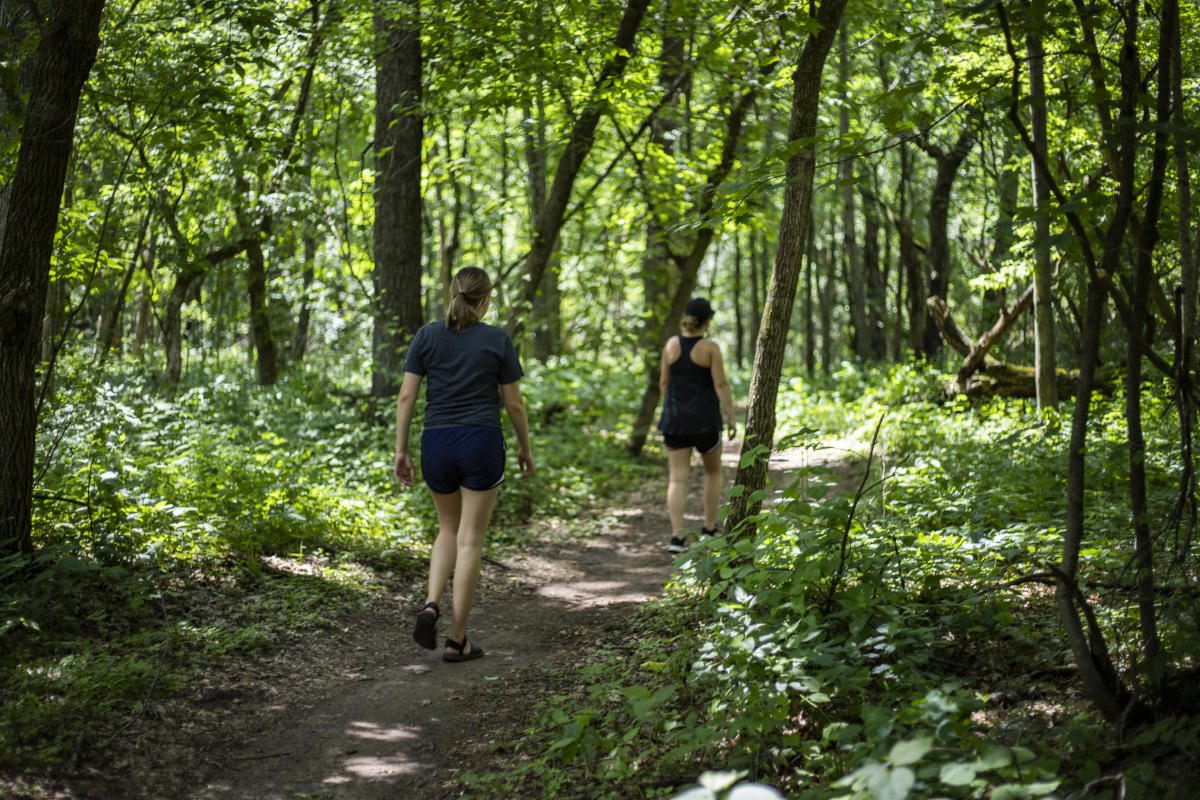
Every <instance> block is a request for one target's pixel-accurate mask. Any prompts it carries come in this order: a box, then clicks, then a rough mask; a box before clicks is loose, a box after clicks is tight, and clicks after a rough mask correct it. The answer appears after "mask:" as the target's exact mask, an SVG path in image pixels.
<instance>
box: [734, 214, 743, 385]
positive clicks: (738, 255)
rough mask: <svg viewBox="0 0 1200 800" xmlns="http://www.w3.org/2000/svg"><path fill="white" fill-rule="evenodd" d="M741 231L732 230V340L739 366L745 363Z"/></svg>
mask: <svg viewBox="0 0 1200 800" xmlns="http://www.w3.org/2000/svg"><path fill="white" fill-rule="evenodd" d="M742 303H743V297H742V232H741V231H740V230H738V229H736V228H735V229H734V231H733V341H734V359H735V361H736V363H737V365H738V367H739V368H741V367H742V366H743V365H745V363H746V346H745V344H746V326H745V324H744V323H743V322H742Z"/></svg>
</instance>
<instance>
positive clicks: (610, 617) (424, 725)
mask: <svg viewBox="0 0 1200 800" xmlns="http://www.w3.org/2000/svg"><path fill="white" fill-rule="evenodd" d="M739 445H740V442H734V443H732V446H730V445H729V444H727V446H726V449H725V455H724V462H725V471H726V485H727V486H728V485H729V483H730V482H731V480H732V478H733V473H734V471H735V470H736V468H737V460H738V455H739ZM772 461H773V462H774V463H773V466H774V467H783V468H785V469H786V468H787V467H790V466H796V464H793V463H790V462H789V459H788V458H787V454H782V456H780V457H777V458H775V459H772ZM701 480H702V477H701V470H700V469H699V466H698V464H696V465H694V466H693V469H692V475H691V483H692V487H691V491H690V492H689V498H688V506H687V511H686V524H687V525H688V526H689V527H692V528H698V527H699V525H700V522H701V517H700V512H701V507H700V484H701ZM665 484H666V475H665V470H664V474H663V475H662V476H661V478H660V479H659V480H657V481H655V482H653V483H652V484H648V485H646V486H645V487H644V488H643V489H642V490H640V491H638V492H636V493H634V494H633V495H631V496H627V497H626V498H624V502H625V503H626V507H624V508H621V507H615V508H606V509H601V510H599V511H597V512H594V513H592V514H588V515H581V518H580V519H577V520H571V521H568V522H566V523H563V527H564V528H567V529H569V530H559V531H551V532H550V535H549V537H548V541H547V542H546V543H545V544H543V545H540V546H537V547H536V549H535V551H533V552H530V553H528V554H525V555H523V556H521V557H518V558H515V559H512V560H509V561H507V562H505V563H503V564H501V563H499V562H495V561H485V563H484V570H483V577H482V580H481V585H480V589H479V593H478V597H477V605H476V608H475V610H474V611H473V612H472V615H471V627H470V635H471V637H472V641H476V642H478V644H479V645H481V646H482V647H483V648H484V649H485V650H486V652H487V655H486V657H484V658H481V659H478V660H476V661H472V662H467V663H463V664H448V663H445V662H443V661H442V660H441V658H440V654H441V651H440V649H439V650H437V651H432V652H430V651H425V650H421V649H420V648H418V647H417V646H416V645H415V644H413V642H412V640H411V639H410V631H411V628H410V625H411V622H412V616H411V614H412V612H413V610H415V609H414V606H413V603H412V598H410V597H396V598H395V603H394V606H395V610H394V611H393V612H390V613H388V614H387V615H385V616H384V617H383V618H379V619H374V620H367V621H362V620H360V621H359V624H358V625H356V626H351V627H348V628H346V629H344V630H343V631H342V632H340V634H335V638H336V641H334V642H333V645H334V652H333V653H332V654H331V657H330V658H328V659H324V660H322V659H314V660H313V667H314V668H315V669H316V670H317V671H319V673H320V674H318V675H316V676H315V677H313V678H312V679H311V680H310V681H309V683H308V684H307V685H306V686H303V687H299V688H297V687H295V686H292V687H287V686H283V687H280V689H281V692H280V694H281V695H284V694H286V695H290V696H268V697H261V696H260V697H254V698H250V702H247V703H245V704H244V705H239V706H238V709H237V711H236V712H235V713H234V715H233V716H231V717H230V723H229V726H228V728H227V729H226V730H225V731H224V732H223V734H222V735H218V736H216V737H214V738H213V739H212V741H211V742H210V744H209V745H208V746H207V747H205V748H204V750H205V752H204V755H203V757H202V759H201V760H202V762H203V764H202V765H201V764H194V766H196V767H198V768H199V771H200V772H201V773H203V774H204V775H205V777H204V779H203V780H199V781H195V779H194V778H193V780H192V781H190V783H191V786H192V787H193V788H192V790H191V791H190V792H185V793H183V794H182V795H176V796H185V797H189V798H192V799H193V800H298V799H299V798H312V799H313V800H375V799H376V798H387V799H388V800H405V799H406V798H423V799H432V800H438V799H440V798H451V797H458V796H460V794H461V792H462V786H461V785H460V784H459V783H458V780H457V773H458V771H459V770H472V769H475V770H480V769H484V770H486V769H488V768H489V766H490V765H492V764H494V763H496V759H497V756H496V754H495V751H496V750H497V749H498V748H499V749H503V748H504V746H505V744H507V743H509V742H511V740H512V739H513V738H515V737H516V735H518V734H519V733H520V731H521V730H522V729H523V728H525V727H527V726H528V724H530V723H531V722H532V719H531V711H532V709H533V707H534V706H535V705H536V703H537V702H538V701H539V700H540V699H541V697H542V696H543V694H544V690H545V689H546V687H547V672H546V669H545V667H544V665H545V664H546V663H548V662H554V663H556V664H558V665H560V666H561V665H567V667H568V668H569V666H570V664H571V663H572V662H571V658H570V655H571V653H572V652H573V649H574V648H583V649H590V648H591V646H594V645H595V644H598V643H600V642H602V641H603V640H604V638H605V637H617V636H620V635H622V626H623V624H624V622H625V620H626V619H627V618H628V616H629V615H630V614H632V613H633V612H634V611H635V610H636V608H637V606H638V605H640V604H641V603H643V602H645V601H646V600H647V599H648V598H651V597H653V596H655V595H657V594H658V593H659V592H660V591H661V590H662V588H663V585H664V583H665V581H666V579H667V578H668V576H669V574H670V569H671V564H672V556H671V555H670V554H668V553H667V552H666V548H665V544H666V541H667V538H668V537H669V532H670V526H669V523H668V521H667V517H666V511H665V507H664V501H665ZM580 530H584V531H588V532H587V535H585V536H580V535H579V533H578V532H579V531H580ZM415 594H416V592H414V597H415ZM443 614H444V616H443V620H442V622H441V624H440V625H439V634H440V638H439V642H440V641H441V638H442V637H444V636H445V633H446V630H447V626H448V615H447V614H445V611H444V612H443ZM284 656H285V657H286V656H287V654H286V653H285V654H284ZM293 674H295V671H294V667H293ZM298 692H299V693H300V694H299V696H297V693H298ZM225 700H226V701H227V700H228V698H225ZM219 701H220V698H218V702H219ZM234 702H238V703H240V702H241V701H240V698H235V700H234Z"/></svg>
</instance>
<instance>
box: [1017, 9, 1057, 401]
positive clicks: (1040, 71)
mask: <svg viewBox="0 0 1200 800" xmlns="http://www.w3.org/2000/svg"><path fill="white" fill-rule="evenodd" d="M1029 8H1030V11H1031V12H1032V15H1033V18H1032V19H1031V21H1030V23H1031V24H1030V30H1029V32H1028V33H1027V34H1026V35H1025V47H1026V50H1028V54H1029V133H1030V136H1031V137H1032V140H1033V146H1034V148H1035V149H1036V150H1037V157H1038V158H1041V159H1042V160H1045V159H1046V79H1045V70H1044V64H1045V60H1046V56H1045V52H1044V50H1043V47H1042V28H1043V27H1044V25H1045V21H1046V19H1045V15H1046V9H1045V0H1033V2H1032V3H1030V6H1029ZM1030 173H1031V177H1030V193H1031V195H1032V197H1033V208H1034V211H1035V212H1036V213H1037V216H1035V217H1034V220H1033V226H1034V234H1033V239H1034V241H1033V254H1034V267H1033V331H1034V364H1035V368H1036V384H1037V404H1038V408H1057V407H1058V380H1057V375H1056V371H1057V370H1056V359H1055V340H1054V298H1053V297H1052V294H1051V292H1052V289H1051V285H1052V277H1051V270H1050V220H1049V217H1048V212H1047V209H1046V206H1047V205H1048V202H1047V201H1048V199H1049V198H1048V197H1047V194H1046V187H1045V186H1044V185H1043V183H1042V181H1041V179H1040V178H1039V177H1038V173H1037V167H1036V166H1033V164H1032V159H1031V163H1030Z"/></svg>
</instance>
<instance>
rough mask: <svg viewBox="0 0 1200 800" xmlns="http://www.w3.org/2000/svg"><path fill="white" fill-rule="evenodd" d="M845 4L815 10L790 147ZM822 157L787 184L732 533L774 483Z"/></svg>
mask: <svg viewBox="0 0 1200 800" xmlns="http://www.w3.org/2000/svg"><path fill="white" fill-rule="evenodd" d="M845 5H846V0H822V2H821V3H820V5H819V6H818V7H817V9H816V22H817V23H818V25H819V26H820V29H819V30H818V31H817V32H816V33H813V34H810V35H809V37H808V40H807V41H806V42H805V44H804V49H803V51H801V53H800V57H799V60H798V63H797V65H796V71H795V73H794V75H793V79H792V80H793V83H794V87H795V88H794V91H793V94H792V118H791V124H790V125H789V128H788V140H789V141H790V142H793V143H794V142H798V141H801V140H808V141H811V140H812V138H813V136H814V134H815V133H816V127H817V105H818V101H819V100H820V95H821V73H822V71H823V69H824V66H825V58H826V56H828V54H829V48H830V46H831V45H832V44H833V39H834V36H835V35H836V34H837V28H838V24H839V22H840V21H841V18H842V10H843V8H845ZM815 169H816V152H815V147H814V146H813V145H812V144H806V145H804V146H803V148H801V149H799V150H798V151H797V152H796V153H795V154H794V155H792V156H791V157H790V158H789V159H788V162H787V181H786V184H785V188H784V195H783V214H782V217H781V219H780V224H779V245H778V249H777V251H776V255H775V269H774V271H773V273H772V277H771V285H770V287H769V288H768V290H767V305H766V309H765V310H764V311H763V321H762V326H761V328H760V330H759V336H758V342H757V343H756V346H755V350H754V378H753V380H752V381H751V384H750V397H749V400H748V403H749V409H748V412H747V416H746V429H745V431H746V432H745V441H746V443H747V445H748V447H749V448H751V449H758V448H762V450H761V451H760V452H759V454H758V455H757V456H756V457H754V458H750V459H745V458H743V461H742V466H741V467H740V468H739V469H738V472H737V477H736V478H735V479H734V482H735V484H737V485H739V486H741V487H742V491H741V493H740V494H738V495H736V496H733V497H731V498H730V500H731V503H730V505H731V507H732V508H731V511H732V513H731V515H730V517H729V518H728V525H729V530H731V531H736V530H738V529H739V528H742V529H743V533H742V534H741V535H745V533H746V532H748V531H746V530H745V528H744V526H743V525H742V523H744V522H745V521H746V520H747V518H749V517H750V516H752V515H753V514H756V513H757V511H758V509H759V507H760V506H761V504H762V496H763V491H764V487H765V484H766V478H767V460H768V458H769V457H770V453H771V449H772V447H773V446H774V442H775V400H776V397H777V396H778V393H779V380H780V376H781V375H782V372H783V356H784V351H785V349H786V345H787V336H788V331H789V330H790V329H791V319H792V303H793V301H794V300H795V297H796V283H797V281H798V279H799V275H800V267H801V261H802V257H803V251H804V242H805V238H806V236H807V233H808V226H809V225H810V224H811V222H812V188H813V173H814V171H815Z"/></svg>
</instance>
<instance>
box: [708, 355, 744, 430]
mask: <svg viewBox="0 0 1200 800" xmlns="http://www.w3.org/2000/svg"><path fill="white" fill-rule="evenodd" d="M709 370H710V371H711V373H712V379H713V388H715V389H716V390H717V398H718V399H719V400H720V401H721V411H722V412H723V413H724V414H725V424H726V426H727V428H728V429H729V438H730V439H732V438H733V437H735V436H737V416H736V412H735V410H734V408H733V391H732V390H731V389H730V388H729V379H728V378H726V377H725V361H724V359H723V358H722V357H721V348H720V347H718V346H717V345H716V343H715V342H714V343H713V346H712V364H711V365H710V367H709Z"/></svg>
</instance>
